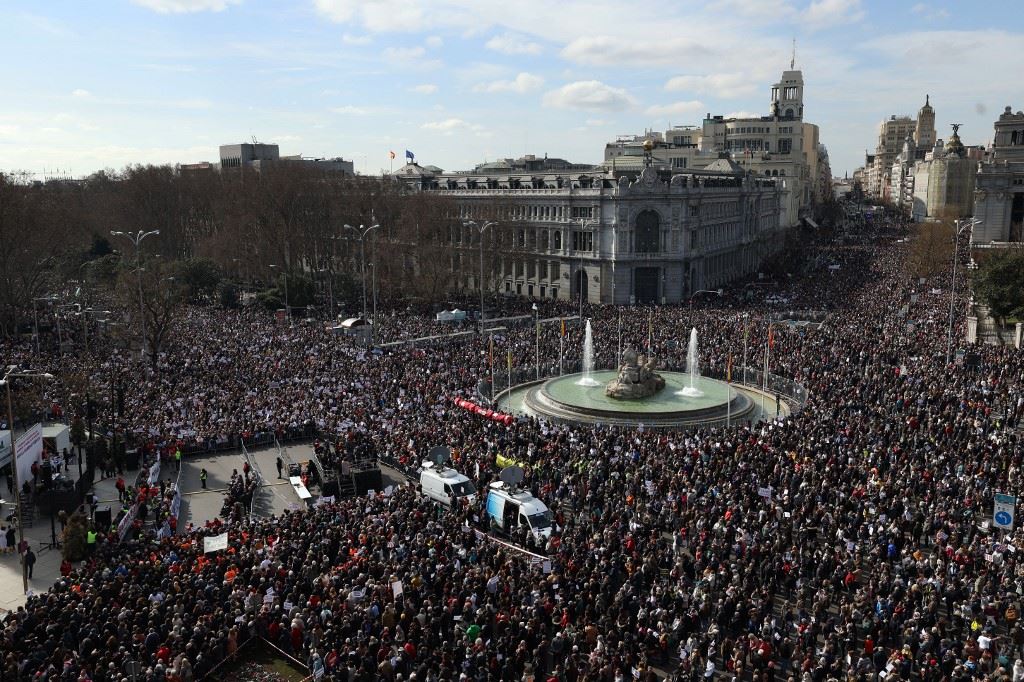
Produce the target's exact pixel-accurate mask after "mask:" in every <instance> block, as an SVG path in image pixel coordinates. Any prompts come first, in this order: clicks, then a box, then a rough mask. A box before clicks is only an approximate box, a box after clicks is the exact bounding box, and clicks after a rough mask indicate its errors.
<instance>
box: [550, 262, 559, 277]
mask: <svg viewBox="0 0 1024 682" xmlns="http://www.w3.org/2000/svg"><path fill="white" fill-rule="evenodd" d="M550 272H551V276H550V277H549V278H548V279H550V280H551V281H552V282H557V281H558V273H559V267H558V261H551V269H550Z"/></svg>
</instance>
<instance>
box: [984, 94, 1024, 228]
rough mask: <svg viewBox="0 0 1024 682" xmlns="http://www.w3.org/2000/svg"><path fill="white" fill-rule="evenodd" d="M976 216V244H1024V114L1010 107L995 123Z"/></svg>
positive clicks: (985, 163)
mask: <svg viewBox="0 0 1024 682" xmlns="http://www.w3.org/2000/svg"><path fill="white" fill-rule="evenodd" d="M974 217H975V218H977V219H978V220H979V223H978V224H977V225H975V227H974V229H973V230H972V231H971V243H972V244H973V245H976V246H991V245H995V246H1002V245H1005V246H1009V245H1011V244H1020V243H1022V242H1024V112H1021V111H1018V112H1016V113H1014V112H1013V109H1012V108H1011V107H1006V109H1005V110H1004V111H1003V113H1002V114H1000V116H999V120H997V121H996V122H995V136H994V137H993V143H992V149H991V150H990V153H989V154H988V157H987V158H986V159H985V161H984V162H983V163H981V164H980V165H979V166H978V174H977V177H976V180H975V190H974Z"/></svg>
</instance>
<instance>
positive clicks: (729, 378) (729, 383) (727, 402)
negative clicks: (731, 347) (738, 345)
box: [725, 353, 732, 428]
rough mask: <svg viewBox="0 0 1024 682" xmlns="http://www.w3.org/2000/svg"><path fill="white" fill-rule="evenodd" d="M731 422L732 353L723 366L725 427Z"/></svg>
mask: <svg viewBox="0 0 1024 682" xmlns="http://www.w3.org/2000/svg"><path fill="white" fill-rule="evenodd" d="M731 422H732V353H729V360H728V361H727V363H726V366H725V428H729V426H730V425H731Z"/></svg>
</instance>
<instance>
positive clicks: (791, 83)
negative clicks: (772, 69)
mask: <svg viewBox="0 0 1024 682" xmlns="http://www.w3.org/2000/svg"><path fill="white" fill-rule="evenodd" d="M789 64H790V66H791V67H792V66H794V65H795V62H794V61H793V60H791V61H790V63H789ZM771 112H772V116H775V117H777V118H781V119H792V120H797V121H800V120H802V119H803V117H804V75H803V72H802V71H800V70H799V69H792V68H791V69H790V70H789V71H783V72H782V78H781V79H779V82H778V83H776V84H775V85H773V86H772V105H771Z"/></svg>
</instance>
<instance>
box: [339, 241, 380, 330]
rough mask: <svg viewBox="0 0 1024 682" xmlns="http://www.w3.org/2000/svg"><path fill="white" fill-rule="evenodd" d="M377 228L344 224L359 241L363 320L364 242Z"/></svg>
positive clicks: (364, 307)
mask: <svg viewBox="0 0 1024 682" xmlns="http://www.w3.org/2000/svg"><path fill="white" fill-rule="evenodd" d="M379 227H380V223H374V224H373V225H370V226H369V227H366V226H364V225H362V224H360V225H359V227H354V226H352V225H349V224H348V223H346V224H345V229H346V230H352V232H354V233H355V235H356V239H358V240H359V260H360V265H359V271H360V273H361V274H362V279H363V313H362V317H363V319H364V320H365V319H366V249H365V246H364V244H365V241H366V235H368V234H370V232H372V231H373V230H376V229H377V228H379Z"/></svg>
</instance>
